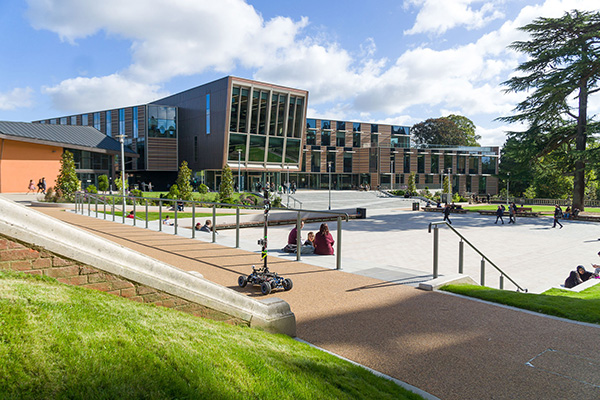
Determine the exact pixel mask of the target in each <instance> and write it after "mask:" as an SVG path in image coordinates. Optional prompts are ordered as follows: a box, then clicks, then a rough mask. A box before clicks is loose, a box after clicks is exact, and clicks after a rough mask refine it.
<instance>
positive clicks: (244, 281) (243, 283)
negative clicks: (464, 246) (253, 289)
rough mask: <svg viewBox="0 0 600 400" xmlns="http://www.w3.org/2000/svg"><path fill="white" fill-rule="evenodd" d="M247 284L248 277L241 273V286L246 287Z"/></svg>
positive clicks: (239, 283)
mask: <svg viewBox="0 0 600 400" xmlns="http://www.w3.org/2000/svg"><path fill="white" fill-rule="evenodd" d="M247 284H248V279H247V278H246V277H245V276H244V275H240V277H239V278H238V285H240V287H246V285H247Z"/></svg>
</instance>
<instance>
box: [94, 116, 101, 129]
mask: <svg viewBox="0 0 600 400" xmlns="http://www.w3.org/2000/svg"><path fill="white" fill-rule="evenodd" d="M101 127H102V126H101V124H100V113H99V112H95V113H94V128H96V129H98V130H101V129H100V128H101Z"/></svg>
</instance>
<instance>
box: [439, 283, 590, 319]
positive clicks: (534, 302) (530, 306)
mask: <svg viewBox="0 0 600 400" xmlns="http://www.w3.org/2000/svg"><path fill="white" fill-rule="evenodd" d="M442 290H446V291H448V292H452V293H457V294H462V295H465V296H469V297H476V298H478V299H482V300H487V301H492V302H494V303H501V304H506V305H509V306H513V307H518V308H522V309H525V310H530V311H535V312H539V313H542V314H548V315H554V316H557V317H562V318H567V319H572V320H574V321H581V322H590V323H593V324H600V284H598V285H596V286H593V287H591V288H589V289H586V290H584V291H582V292H579V293H577V292H571V291H568V290H561V289H550V290H547V291H546V292H544V293H542V294H533V293H518V292H512V291H508V290H498V289H491V288H488V287H484V286H478V285H446V286H443V287H442Z"/></svg>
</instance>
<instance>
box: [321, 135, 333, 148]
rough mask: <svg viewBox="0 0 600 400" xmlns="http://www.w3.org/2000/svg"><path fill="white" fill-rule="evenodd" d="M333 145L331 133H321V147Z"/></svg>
mask: <svg viewBox="0 0 600 400" xmlns="http://www.w3.org/2000/svg"><path fill="white" fill-rule="evenodd" d="M330 145H331V131H322V132H321V146H330Z"/></svg>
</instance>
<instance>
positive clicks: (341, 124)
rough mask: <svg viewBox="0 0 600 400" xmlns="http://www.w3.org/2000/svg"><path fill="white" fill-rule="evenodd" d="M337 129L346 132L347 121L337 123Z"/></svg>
mask: <svg viewBox="0 0 600 400" xmlns="http://www.w3.org/2000/svg"><path fill="white" fill-rule="evenodd" d="M336 129H337V130H338V131H345V130H346V122H345V121H337V122H336Z"/></svg>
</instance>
